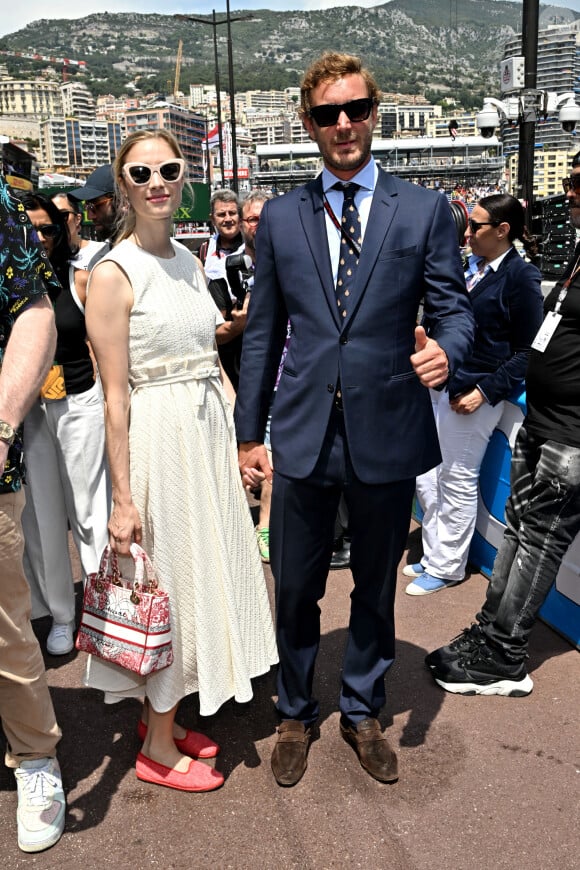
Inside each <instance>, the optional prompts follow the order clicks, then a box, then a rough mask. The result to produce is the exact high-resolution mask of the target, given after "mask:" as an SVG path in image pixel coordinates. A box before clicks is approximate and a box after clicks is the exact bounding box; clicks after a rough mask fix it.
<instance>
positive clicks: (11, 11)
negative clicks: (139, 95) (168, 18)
mask: <svg viewBox="0 0 580 870" xmlns="http://www.w3.org/2000/svg"><path fill="white" fill-rule="evenodd" d="M425 2H429V0H425ZM2 5H3V9H2V14H1V16H0V36H4V35H5V34H6V33H14V31H16V30H20V28H22V27H24V26H25V25H26V24H30V22H31V21H37V20H38V19H40V18H83V17H84V16H85V15H91V14H93V13H95V12H143V13H146V12H163V14H164V15H171V14H172V13H174V12H183V13H191V14H192V15H200V14H201V15H203V14H206V13H208V14H210V13H211V11H212V9H215V11H216V13H218V14H219V13H222V12H225V11H226V0H207V2H206V0H183V2H181V0H169V2H168V3H166V4H164V3H161V2H160V0H84V2H83V3H81V4H80V9H79V12H78V14H75V15H71V9H70V6H71V4H70V0H51V2H50V4H48V3H46V0H27V2H26V3H24V4H23V5H22V6H19V4H17V3H7V2H4V3H3V4H2ZM378 5H380V3H379V2H377V0H355V2H349V0H230V10H231V11H232V12H233V11H235V10H238V9H274V10H282V9H326V8H328V7H330V6H378ZM554 5H558V6H568V7H569V8H570V9H575V10H576V11H578V12H580V0H559V2H557V0H556V2H555V3H554ZM70 54H71V57H73V56H74V52H73V51H72V50H71V52H70Z"/></svg>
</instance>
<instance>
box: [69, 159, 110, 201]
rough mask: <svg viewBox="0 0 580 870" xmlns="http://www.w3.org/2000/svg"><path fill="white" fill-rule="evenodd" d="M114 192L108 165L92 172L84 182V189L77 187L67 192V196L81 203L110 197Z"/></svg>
mask: <svg viewBox="0 0 580 870" xmlns="http://www.w3.org/2000/svg"><path fill="white" fill-rule="evenodd" d="M114 192H115V180H114V178H113V167H112V165H111V164H110V163H106V164H105V166H99V168H98V169H95V171H94V172H91V174H90V175H89V177H88V178H87V180H86V183H85V185H84V187H77V188H76V189H75V190H70V191H69V196H74V198H75V199H80V200H82V201H83V202H86V201H90V200H91V199H98V198H99V197H100V196H107V195H111V194H113V193H114Z"/></svg>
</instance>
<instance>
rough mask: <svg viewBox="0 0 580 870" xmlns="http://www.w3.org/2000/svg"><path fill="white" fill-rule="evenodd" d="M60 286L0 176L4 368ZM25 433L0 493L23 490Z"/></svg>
mask: <svg viewBox="0 0 580 870" xmlns="http://www.w3.org/2000/svg"><path fill="white" fill-rule="evenodd" d="M49 289H52V290H53V291H54V293H55V294H57V293H58V292H59V290H60V284H59V282H58V279H57V277H56V275H55V273H54V270H53V268H52V266H51V265H50V262H49V260H48V257H47V256H46V253H45V250H44V248H43V247H42V245H41V243H40V242H39V240H38V236H37V235H36V232H35V231H34V230H33V228H32V225H31V224H30V221H29V220H28V216H27V214H26V210H25V208H24V206H23V205H22V203H20V202H18V200H17V199H16V198H15V197H14V196H13V195H12V193H11V192H10V189H9V187H8V185H7V184H6V181H5V180H4V177H3V176H2V175H0V368H1V366H2V359H3V357H4V351H5V349H6V345H7V344H8V339H9V338H10V333H11V331H12V327H13V325H14V322H15V320H16V318H17V317H19V315H20V314H22V312H23V311H26V309H27V308H28V307H29V306H30V305H32V304H34V303H35V302H37V301H38V300H39V299H41V298H42V297H43V296H45V295H46V294H47V293H48V292H49ZM21 434H22V433H21V432H19V433H18V435H17V436H16V438H15V439H14V443H13V444H12V446H11V448H10V450H9V451H8V458H7V460H6V465H5V466H4V469H3V473H2V475H1V476H0V493H2V492H11V491H16V490H18V489H20V486H21V484H22V478H23V462H22V438H21Z"/></svg>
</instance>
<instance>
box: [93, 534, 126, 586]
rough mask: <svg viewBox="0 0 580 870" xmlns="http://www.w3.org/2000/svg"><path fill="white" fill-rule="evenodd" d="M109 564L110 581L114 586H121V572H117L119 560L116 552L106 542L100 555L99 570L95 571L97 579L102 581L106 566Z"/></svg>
mask: <svg viewBox="0 0 580 870" xmlns="http://www.w3.org/2000/svg"><path fill="white" fill-rule="evenodd" d="M109 566H110V573H111V576H112V578H113V580H112V582H113V583H114V584H115V586H121V585H122V583H121V574H120V572H119V561H118V559H117V554H116V553H115V551H114V550H112V549H111V548H110V546H109V545H108V544H107V546H106V547H105V549H104V550H103V555H102V556H101V561H100V563H99V570H98V572H97V579H98V580H101V581H103V580H104V579H105V575H106V573H107V568H108V567H109Z"/></svg>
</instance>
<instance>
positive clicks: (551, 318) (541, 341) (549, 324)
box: [532, 311, 562, 353]
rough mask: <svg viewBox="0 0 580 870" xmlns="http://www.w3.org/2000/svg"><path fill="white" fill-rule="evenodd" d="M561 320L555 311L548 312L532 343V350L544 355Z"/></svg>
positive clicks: (560, 316)
mask: <svg viewBox="0 0 580 870" xmlns="http://www.w3.org/2000/svg"><path fill="white" fill-rule="evenodd" d="M561 320H562V315H561V314H556V312H555V311H548V313H547V314H546V318H545V320H544V322H543V323H542V325H541V326H540V328H539V330H538V333H537V335H536V337H535V338H534V340H533V342H532V349H533V350H537V351H539V352H540V353H544V351H545V350H546V348H547V347H548V344H549V343H550V339H551V338H552V336H553V335H554V333H555V332H556V327H557V326H558V324H559V323H560V321H561Z"/></svg>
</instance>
